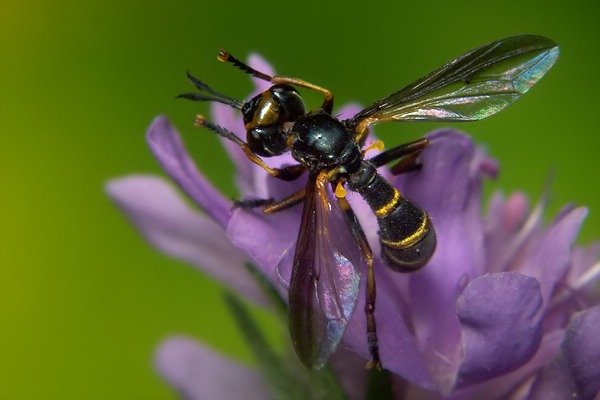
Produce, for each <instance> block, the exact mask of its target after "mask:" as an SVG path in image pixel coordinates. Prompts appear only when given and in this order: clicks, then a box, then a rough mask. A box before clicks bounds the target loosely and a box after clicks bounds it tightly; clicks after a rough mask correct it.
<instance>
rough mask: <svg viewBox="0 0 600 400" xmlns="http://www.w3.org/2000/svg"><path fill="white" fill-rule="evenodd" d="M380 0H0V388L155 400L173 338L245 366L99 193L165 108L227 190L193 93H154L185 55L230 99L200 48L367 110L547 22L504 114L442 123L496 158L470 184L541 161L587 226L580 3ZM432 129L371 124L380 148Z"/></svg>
mask: <svg viewBox="0 0 600 400" xmlns="http://www.w3.org/2000/svg"><path fill="white" fill-rule="evenodd" d="M388 4H389V5H383V4H378V3H376V2H368V3H364V2H360V3H359V2H346V3H341V2H340V3H334V2H331V3H326V2H323V1H318V2H315V1H304V2H291V3H284V2H275V1H269V0H265V1H262V2H244V3H240V4H236V3H232V2H223V1H221V2H209V1H187V2H180V1H171V2H143V1H128V2H123V1H122V0H118V1H117V0H104V1H94V2H81V1H71V0H69V1H61V2H52V1H39V0H38V1H31V0H23V1H18V2H17V1H14V0H8V1H4V2H2V6H1V7H2V12H1V14H2V15H1V27H0V29H1V31H2V37H1V40H2V61H1V66H0V68H1V72H0V74H1V79H2V82H1V96H2V97H1V138H0V139H1V141H0V143H1V146H0V151H1V163H2V166H1V174H2V181H1V190H2V193H1V199H2V204H1V212H2V215H1V218H0V225H1V232H2V233H1V235H2V236H1V238H0V240H1V242H0V243H1V271H2V272H1V274H2V275H1V277H0V285H1V286H0V307H1V319H2V320H1V327H0V346H1V347H0V398H2V399H82V398H85V399H171V398H174V393H173V392H172V391H171V390H170V388H168V387H167V386H166V385H165V384H163V382H162V381H161V380H160V379H159V378H157V377H156V375H155V373H154V371H153V368H152V355H153V351H154V349H155V346H156V344H157V343H158V342H159V341H160V340H161V339H162V338H164V337H166V336H168V335H169V334H171V333H174V332H182V333H187V334H190V335H192V336H194V337H196V338H198V339H199V340H202V341H203V342H205V343H208V344H210V345H212V346H214V347H216V348H218V349H220V350H221V351H223V352H224V353H226V354H229V355H231V356H234V357H237V358H239V359H240V360H242V361H244V362H251V356H250V354H249V352H248V350H247V349H246V347H245V345H244V343H243V342H242V339H241V337H240V335H239V334H238V333H237V332H236V330H235V327H234V323H233V321H232V319H231V318H230V316H229V314H228V312H227V310H226V308H225V307H224V305H223V302H222V300H221V292H222V288H221V287H220V286H219V285H218V284H216V283H214V282H212V281H211V280H210V279H209V278H207V277H205V276H203V275H202V274H200V273H198V272H197V271H196V270H194V269H193V268H190V267H189V266H187V265H184V264H183V263H180V262H177V261H173V260H170V259H168V258H167V257H165V256H163V255H161V254H159V253H158V252H156V251H155V250H153V249H152V248H150V247H149V246H148V245H147V244H146V243H145V242H144V241H143V240H142V239H141V238H140V237H139V236H138V234H137V233H136V232H135V231H134V230H133V229H132V227H131V226H130V225H129V224H128V223H127V222H126V221H125V219H124V218H123V216H122V215H121V214H120V213H119V212H118V211H117V210H116V209H115V207H114V206H113V205H112V204H111V203H110V202H109V201H108V199H107V198H106V196H105V194H104V192H103V185H104V184H105V182H106V181H107V180H108V179H111V178H114V177H118V176H122V175H126V174H129V173H135V172H148V173H156V174H162V172H161V170H160V168H159V167H158V165H157V163H156V161H155V160H154V159H153V157H152V155H151V154H150V152H149V150H148V148H147V146H146V144H145V140H144V134H145V131H146V128H147V126H148V124H149V123H150V121H151V120H152V118H153V117H154V116H156V115H157V114H166V115H167V116H168V117H169V118H170V119H171V121H172V122H173V123H174V124H175V125H176V126H177V127H178V128H179V129H180V131H181V132H182V134H183V135H184V137H185V139H186V141H187V142H188V143H189V146H190V148H191V151H192V152H193V154H194V155H195V157H196V159H197V163H198V165H199V166H200V168H201V169H202V170H203V171H204V172H205V173H206V174H207V175H208V176H209V177H210V178H211V179H212V180H213V181H214V182H215V184H216V185H217V186H218V187H220V188H221V189H222V190H223V191H225V193H227V195H229V196H235V189H234V187H233V185H232V182H231V176H232V172H233V170H232V168H231V166H230V165H229V164H228V163H227V162H226V161H223V159H222V156H223V153H222V151H221V150H220V149H219V145H218V143H217V140H216V139H215V138H214V137H213V136H212V135H210V134H206V133H205V132H200V131H199V130H198V129H197V128H194V127H193V126H192V121H193V115H194V114H195V113H196V112H203V113H206V112H207V111H208V108H207V106H205V105H201V104H197V103H195V104H194V103H189V102H184V101H176V100H174V96H175V95H177V94H179V93H181V92H183V91H188V90H190V86H189V85H188V83H187V81H186V78H185V71H186V70H188V69H189V70H190V71H191V72H193V73H194V74H195V75H197V76H199V77H201V78H202V79H203V80H205V81H206V82H208V83H209V84H211V85H212V86H213V87H215V88H218V89H219V90H221V91H223V92H224V93H228V94H230V95H231V96H235V97H240V98H241V97H243V96H244V95H246V94H247V93H248V91H249V90H250V88H251V86H250V84H249V80H248V79H247V77H246V76H244V75H243V74H241V73H237V72H236V71H234V70H233V69H232V68H231V67H229V66H224V65H223V64H221V63H219V62H217V61H216V59H215V55H216V53H217V51H218V50H219V49H220V48H225V49H227V50H229V51H230V52H231V53H233V54H235V55H237V56H239V57H240V58H243V59H244V58H245V57H246V55H247V54H248V53H249V52H260V53H261V54H263V55H264V56H265V57H266V58H267V59H269V60H270V61H271V62H272V63H273V64H274V65H275V66H276V68H277V70H278V72H280V73H282V74H285V75H289V76H297V77H301V78H303V79H306V80H308V81H310V82H314V83H316V84H319V85H322V86H325V87H327V88H329V89H331V90H332V91H333V92H334V93H335V95H336V100H337V104H338V105H340V104H344V103H346V102H349V101H358V102H361V103H363V104H367V103H369V102H371V101H373V100H375V99H377V98H380V97H382V96H384V95H387V94H389V93H390V92H392V91H393V90H396V89H399V88H400V87H402V86H404V85H405V84H407V83H410V82H411V81H413V80H415V79H416V78H418V77H420V76H422V75H423V74H425V73H427V72H429V71H430V70H432V69H434V68H436V67H438V66H439V65H441V64H442V63H444V62H446V61H448V60H450V59H452V58H453V57H456V56H458V55H460V54H462V53H464V52H466V51H467V50H470V49H472V48H474V47H476V46H479V45H481V44H483V43H486V42H488V41H492V40H495V39H499V38H502V37H506V36H510V35H515V34H521V33H536V34H541V35H545V36H548V37H550V38H552V39H554V40H555V41H557V42H558V43H559V44H560V46H561V57H560V59H559V61H558V64H557V65H556V66H555V67H554V68H553V69H552V70H551V71H550V72H549V74H548V75H547V76H546V77H545V78H544V79H543V80H542V81H541V82H540V84H538V85H537V86H536V87H535V88H534V89H533V90H531V92H530V93H528V94H527V95H526V96H524V98H523V99H521V100H520V101H519V102H517V103H516V104H515V105H514V106H512V107H511V108H510V109H509V110H507V111H505V112H503V113H501V114H499V115H497V116H494V117H491V118H489V119H488V120H485V121H481V122H478V123H473V124H465V125H460V126H457V127H458V128H461V129H464V130H467V131H468V132H469V133H471V134H472V135H473V136H474V137H475V139H476V141H477V142H478V143H480V144H482V145H485V146H487V148H488V149H489V152H490V153H491V154H492V155H493V156H495V157H497V159H498V160H499V161H500V164H501V167H502V171H501V176H500V177H499V179H498V180H497V181H496V182H493V183H490V184H489V185H488V188H487V192H488V193H489V191H491V190H494V189H497V188H502V189H503V190H504V191H505V193H508V192H510V191H513V190H524V191H526V192H527V193H528V194H530V196H531V197H532V199H534V200H535V199H537V198H538V196H539V195H540V193H541V191H542V190H543V187H544V182H545V181H546V179H547V177H548V176H549V174H550V172H551V171H553V170H554V171H555V172H556V174H555V178H554V182H553V184H552V203H551V207H550V211H551V212H552V213H555V212H556V211H557V210H558V209H559V208H560V206H561V205H562V204H564V203H566V202H574V203H576V204H581V205H587V206H589V207H590V208H591V212H590V215H589V217H588V219H587V221H586V223H585V227H584V229H583V231H582V234H581V237H580V242H581V243H584V244H585V243H589V242H590V241H591V240H592V239H593V238H597V237H599V236H600V229H599V228H600V190H599V188H598V186H599V185H598V176H597V175H596V174H597V173H598V164H597V162H598V161H597V154H598V145H599V138H598V137H599V135H598V125H597V116H598V113H599V111H598V100H597V98H598V93H600V87H599V82H600V80H599V78H598V76H599V75H598V62H599V51H598V50H599V49H598V40H599V39H600V37H599V28H598V18H597V16H598V15H599V13H598V8H597V5H596V4H597V3H596V2H594V1H591V0H589V1H569V2H565V1H533V2H530V1H524V0H505V1H502V2H484V1H467V2H462V3H458V2H447V1H444V2H432V1H422V2H416V1H412V2H400V1H396V2H389V3H388ZM309 98H310V99H314V98H312V97H309ZM392 125H393V126H392ZM434 127H436V126H434V125H428V124H417V123H414V124H405V125H394V124H388V125H387V126H381V127H378V134H379V135H380V136H382V137H383V139H384V140H385V141H386V143H387V145H388V146H390V145H393V144H398V143H401V142H404V141H407V140H409V139H415V138H417V137H419V136H420V135H422V134H424V133H426V132H427V131H429V130H430V129H432V128H434ZM398 132H400V133H398ZM594 176H596V178H594ZM261 318H263V320H264V321H265V323H269V320H268V318H266V317H264V316H262V317H261ZM271 324H272V321H271Z"/></svg>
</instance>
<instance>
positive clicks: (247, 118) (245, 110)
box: [242, 94, 262, 125]
mask: <svg viewBox="0 0 600 400" xmlns="http://www.w3.org/2000/svg"><path fill="white" fill-rule="evenodd" d="M261 100H262V94H259V95H256V96H254V97H253V98H251V99H250V100H248V101H247V102H246V103H244V105H243V106H242V117H243V119H244V125H248V124H251V123H252V121H254V118H255V115H256V112H257V111H258V108H259V107H260V101H261Z"/></svg>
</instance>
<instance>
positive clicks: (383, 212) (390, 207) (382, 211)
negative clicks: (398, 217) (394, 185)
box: [375, 189, 402, 218]
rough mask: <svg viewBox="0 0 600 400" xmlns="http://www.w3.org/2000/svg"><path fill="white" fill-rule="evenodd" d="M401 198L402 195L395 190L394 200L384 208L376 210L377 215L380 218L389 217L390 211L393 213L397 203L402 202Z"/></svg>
mask: <svg viewBox="0 0 600 400" xmlns="http://www.w3.org/2000/svg"><path fill="white" fill-rule="evenodd" d="M401 196H402V195H401V194H400V192H399V191H398V190H396V189H394V196H393V197H392V200H390V201H389V202H388V203H387V204H386V205H384V206H383V207H381V208H379V209H377V210H375V215H376V216H377V217H378V218H383V217H385V216H386V215H388V214H389V213H390V211H392V210H393V209H394V207H395V206H396V203H398V200H400V197H401Z"/></svg>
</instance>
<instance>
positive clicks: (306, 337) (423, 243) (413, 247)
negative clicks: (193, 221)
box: [180, 35, 559, 369]
mask: <svg viewBox="0 0 600 400" xmlns="http://www.w3.org/2000/svg"><path fill="white" fill-rule="evenodd" d="M558 54H559V51H558V46H557V45H556V43H554V42H553V41H552V40H550V39H547V38H544V37H541V36H533V35H522V36H514V37H509V38H505V39H501V40H498V41H495V42H492V43H489V44H486V45H484V46H481V47H479V48H477V49H475V50H472V51H469V52H468V53H465V54H463V55H461V56H460V57H458V58H456V59H454V60H452V61H450V62H449V63H447V64H445V65H443V66H441V67H440V68H438V69H436V70H435V71H433V72H431V73H429V74H428V75H426V76H424V77H423V78H421V79H419V80H417V81H416V82H414V83H412V84H410V85H408V86H406V87H405V88H403V89H401V90H399V91H397V92H395V93H393V94H391V95H389V96H387V97H385V98H383V99H381V100H379V101H376V102H375V103H373V104H372V105H370V106H368V107H367V108H365V109H364V110H362V111H360V112H359V113H358V114H356V115H355V116H353V117H352V118H350V119H346V120H340V119H338V118H336V117H335V116H334V115H332V109H333V94H332V93H331V92H330V91H328V90H326V89H324V88H322V87H319V86H317V85H314V84H311V83H308V82H306V81H303V80H301V79H296V78H290V77H283V76H270V75H267V74H265V73H263V72H260V71H257V70H255V69H253V68H251V67H250V66H248V65H246V64H244V63H242V62H241V61H239V60H238V59H236V58H234V57H233V56H232V55H230V54H229V53H227V52H225V51H221V52H220V54H219V56H218V59H219V60H220V61H223V62H229V63H232V64H233V65H234V66H236V67H238V68H240V69H241V70H243V71H244V72H246V73H248V74H250V75H252V76H254V77H257V78H260V79H263V80H265V81H267V82H270V83H271V84H272V86H271V87H270V88H269V89H268V90H266V91H264V92H263V93H260V94H259V95H257V96H255V97H254V98H252V99H250V100H249V101H247V102H241V101H238V100H235V99H233V98H230V97H228V96H225V95H223V94H221V93H219V92H217V91H215V90H213V89H211V88H210V87H209V86H207V85H206V84H205V83H203V82H202V81H200V80H198V79H196V78H194V77H192V76H191V75H190V74H189V73H188V77H189V80H190V81H191V83H192V84H193V85H194V86H195V87H196V88H197V89H198V90H199V92H197V93H186V94H182V95H181V96H180V97H183V98H186V99H190V100H197V101H216V102H221V103H224V104H227V105H229V106H231V107H233V108H236V109H238V110H240V111H241V113H242V116H243V120H244V124H245V129H246V131H247V135H246V141H243V140H242V139H240V138H239V137H237V136H236V135H235V134H233V133H232V132H230V131H228V130H226V129H225V128H223V127H220V126H218V125H215V124H213V123H211V122H209V121H207V120H206V119H204V118H203V117H201V116H198V117H197V120H196V121H197V124H198V125H201V126H204V127H206V128H208V129H210V130H212V131H213V132H215V133H217V134H218V135H220V136H222V137H224V138H226V139H228V140H230V141H232V142H234V143H235V144H237V145H238V146H239V147H240V148H241V149H242V150H243V151H244V153H245V154H246V156H247V157H248V159H249V160H250V161H252V162H253V163H255V164H257V165H259V166H260V167H262V168H263V169H264V170H265V171H266V172H268V173H269V174H270V175H272V176H273V177H275V178H279V179H283V180H294V179H296V178H298V177H299V176H300V175H302V174H304V173H308V180H307V184H306V187H305V188H304V189H303V190H301V191H299V192H297V193H293V194H291V195H290V196H288V197H286V198H284V199H281V200H278V201H268V200H264V201H248V202H247V203H244V202H243V201H242V203H241V204H242V205H244V204H245V206H247V207H258V206H260V207H263V211H264V212H265V213H266V214H272V213H275V212H279V211H282V210H285V209H288V208H290V207H293V206H295V205H298V204H300V203H303V204H304V208H303V211H302V219H301V225H300V230H299V233H298V240H297V242H296V248H295V253H294V258H293V263H292V264H293V265H292V272H291V279H290V285H289V326H290V334H291V338H292V342H293V344H294V347H295V349H296V352H297V354H298V356H299V358H300V360H301V361H302V362H303V363H304V364H305V365H306V366H307V367H310V368H320V367H322V366H323V365H324V364H325V363H326V361H327V359H328V358H329V356H330V355H331V354H332V353H333V352H334V351H335V348H336V346H337V345H338V343H339V342H340V340H341V338H342V335H343V334H344V330H345V328H346V326H347V324H348V320H349V319H350V316H351V314H352V312H353V310H354V307H355V304H356V302H357V298H358V293H359V290H358V282H359V280H360V278H359V273H358V270H359V267H360V265H361V263H362V262H364V263H366V271H367V274H366V275H367V276H366V301H365V313H366V319H367V344H368V348H369V352H370V356H371V360H370V361H369V363H368V364H367V367H375V368H378V369H381V368H382V364H381V361H380V356H379V346H378V340H377V331H376V321H375V300H376V286H375V274H374V268H373V254H372V251H371V247H370V245H369V243H368V241H367V239H366V236H365V234H364V232H363V229H362V227H361V225H360V224H359V222H358V219H357V218H356V215H355V214H354V212H353V211H352V208H351V207H350V204H349V203H348V201H347V199H346V189H345V188H348V189H349V190H352V191H355V192H358V193H359V194H360V195H361V196H362V197H363V198H364V199H365V200H366V202H367V203H368V204H369V206H370V208H371V209H372V211H373V213H374V214H375V216H376V217H377V221H378V224H379V241H380V244H381V249H382V251H381V253H382V254H381V256H382V259H383V260H384V261H385V263H386V264H387V265H388V266H389V267H390V268H391V269H393V270H394V271H399V272H412V271H416V270H418V269H419V268H421V267H423V266H424V265H426V264H427V262H428V261H429V259H430V258H431V257H432V255H433V253H434V251H435V248H436V234H435V230H434V227H433V224H432V222H431V220H430V218H429V216H428V215H427V213H426V212H425V211H424V210H422V209H421V208H420V207H419V206H418V205H417V204H415V203H413V202H412V201H410V200H409V199H407V198H405V197H404V196H403V195H402V194H401V193H400V192H399V191H398V190H397V189H396V188H395V187H393V186H392V185H391V184H390V183H388V182H387V181H386V180H385V179H384V178H383V177H382V176H381V175H380V174H379V173H378V172H377V168H379V167H382V166H384V165H387V164H390V163H395V164H394V165H393V166H392V167H391V171H392V173H393V174H400V173H404V172H408V171H411V170H414V169H416V168H418V162H417V159H418V156H419V154H420V153H421V152H422V151H423V150H424V149H425V148H426V147H427V146H428V145H429V142H428V140H427V139H420V140H416V141H413V142H410V143H405V144H402V145H399V146H397V147H394V148H391V149H389V150H386V151H383V152H381V153H379V154H378V155H376V156H373V157H371V158H367V157H366V156H365V154H366V152H367V150H368V148H364V147H365V145H364V143H365V139H366V137H367V136H368V133H369V126H371V125H373V124H375V123H379V122H387V121H448V122H454V121H474V120H479V119H482V118H485V117H488V116H490V115H492V114H495V113H496V112H498V111H501V110H503V109H504V108H506V107H507V106H508V105H510V104H511V103H512V102H514V101H515V100H516V99H517V98H518V97H519V96H520V95H522V94H523V93H525V92H526V91H527V90H528V89H529V88H531V86H533V85H534V84H535V83H536V82H537V81H538V80H539V79H540V78H541V77H542V76H543V75H544V74H545V73H546V72H547V71H548V70H549V69H550V68H551V67H552V65H553V64H554V63H555V61H556V60H557V58H558ZM297 88H304V89H309V90H313V91H316V92H319V93H321V94H322V95H323V96H324V101H323V104H322V105H321V107H320V108H318V109H316V110H312V111H307V110H306V107H305V105H304V102H303V100H302V98H301V97H300V95H299V93H298V91H297ZM286 152H291V154H292V156H293V158H294V159H295V160H296V161H297V164H294V165H291V166H287V167H283V168H271V167H269V166H267V165H266V164H265V162H264V161H263V159H262V157H273V156H278V155H281V154H283V153H286ZM344 231H345V232H344ZM343 234H345V235H343ZM343 238H346V239H343ZM348 238H350V240H347V239H348ZM349 242H350V243H349ZM352 242H353V243H352ZM357 254H358V256H357Z"/></svg>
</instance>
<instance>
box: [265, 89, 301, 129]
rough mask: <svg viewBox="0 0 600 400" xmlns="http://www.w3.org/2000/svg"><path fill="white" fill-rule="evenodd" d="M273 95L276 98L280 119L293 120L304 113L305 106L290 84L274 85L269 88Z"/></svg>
mask: <svg viewBox="0 0 600 400" xmlns="http://www.w3.org/2000/svg"><path fill="white" fill-rule="evenodd" d="M271 92H272V93H273V97H274V98H276V99H277V102H278V103H279V106H280V107H281V111H280V114H281V116H280V120H282V121H293V120H294V119H295V118H297V117H301V116H303V115H305V114H306V107H305V106H304V102H303V101H302V98H301V97H300V94H299V93H298V92H297V91H296V89H294V87H292V86H290V85H275V86H273V87H272V88H271Z"/></svg>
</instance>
